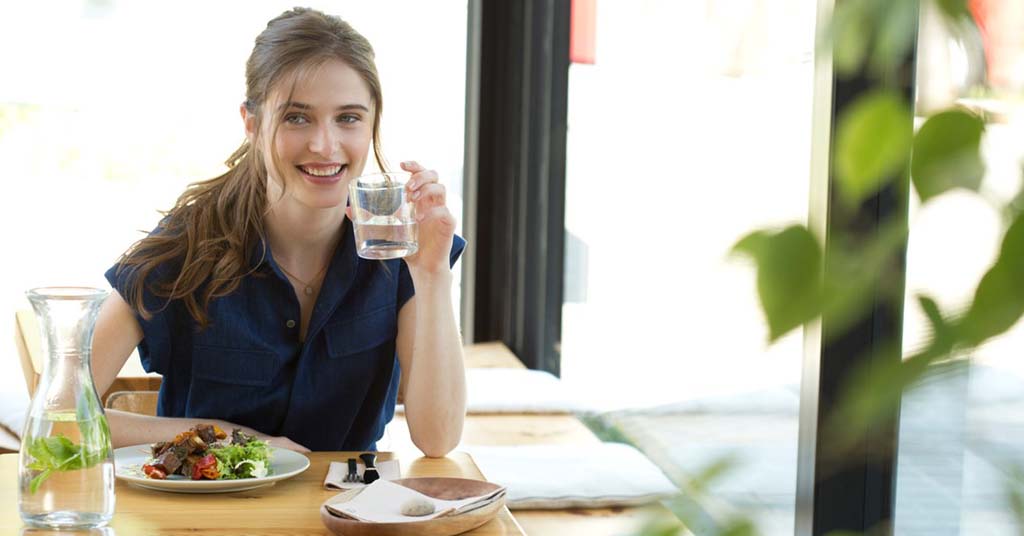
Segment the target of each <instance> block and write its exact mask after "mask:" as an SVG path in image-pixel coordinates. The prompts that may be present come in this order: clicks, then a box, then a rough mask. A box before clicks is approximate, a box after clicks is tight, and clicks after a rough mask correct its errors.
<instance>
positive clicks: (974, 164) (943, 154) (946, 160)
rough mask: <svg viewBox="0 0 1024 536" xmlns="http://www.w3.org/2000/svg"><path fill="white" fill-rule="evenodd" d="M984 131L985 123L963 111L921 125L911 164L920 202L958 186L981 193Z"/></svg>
mask: <svg viewBox="0 0 1024 536" xmlns="http://www.w3.org/2000/svg"><path fill="white" fill-rule="evenodd" d="M984 132H985V123H984V121H982V120H981V118H980V117H978V116H976V115H974V114H972V113H969V112H967V111H963V110H948V111H945V112H941V113H938V114H935V115H933V116H932V117H930V118H928V120H927V121H925V123H924V125H921V129H920V130H919V131H918V132H917V135H916V136H914V153H913V159H912V160H911V163H910V177H911V179H912V180H913V181H914V188H915V189H916V190H917V195H919V196H921V201H928V200H929V199H931V198H933V197H935V196H938V195H939V194H941V193H943V192H946V191H948V190H951V189H953V188H958V187H959V188H966V189H968V190H973V191H977V190H978V187H979V186H981V179H982V177H983V176H984V175H985V163H984V162H983V161H982V158H981V135H982V134H983V133H984Z"/></svg>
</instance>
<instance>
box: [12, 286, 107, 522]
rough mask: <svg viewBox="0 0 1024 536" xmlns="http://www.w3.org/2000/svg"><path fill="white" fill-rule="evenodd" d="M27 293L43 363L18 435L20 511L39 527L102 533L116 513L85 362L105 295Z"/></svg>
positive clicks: (53, 290) (101, 424) (77, 290)
mask: <svg viewBox="0 0 1024 536" xmlns="http://www.w3.org/2000/svg"><path fill="white" fill-rule="evenodd" d="M27 295H28V299H29V301H30V302H31V303H32V308H33V309H35V312H36V316H38V318H39V325H40V328H41V330H42V337H43V341H42V342H43V344H42V348H43V352H44V354H45V357H46V361H45V362H44V364H43V372H42V374H41V375H40V378H39V385H38V386H36V390H35V394H34V395H33V397H32V403H31V405H30V406H29V413H28V419H27V420H26V422H25V430H24V431H23V433H22V435H21V454H20V458H19V464H20V465H19V474H18V511H19V513H20V514H21V518H22V520H23V521H25V523H27V524H29V525H32V526H37V527H44V528H51V529H72V528H75V529H84V528H92V527H100V526H103V525H105V524H107V522H109V521H110V518H111V517H113V515H114V458H113V449H112V448H111V443H110V428H109V427H108V426H107V417H106V415H105V414H104V413H103V408H102V407H101V406H100V399H99V396H97V394H96V387H95V386H94V385H93V382H92V370H91V367H90V356H91V353H92V334H93V329H94V328H95V325H96V316H97V314H98V313H99V308H100V304H102V303H103V299H104V298H105V297H106V295H107V291H105V290H100V289H95V288H84V287H49V288H37V289H33V290H30V291H28V293H27Z"/></svg>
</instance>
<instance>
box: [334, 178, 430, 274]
mask: <svg viewBox="0 0 1024 536" xmlns="http://www.w3.org/2000/svg"><path fill="white" fill-rule="evenodd" d="M410 176H411V175H410V174H409V173H404V172H394V171H390V172H386V173H373V174H370V175H363V176H362V177H357V178H355V179H352V182H350V183H349V185H348V192H349V193H348V199H349V205H350V206H351V207H352V223H353V225H354V227H355V235H356V250H357V252H358V254H359V256H360V257H362V258H364V259H397V258H400V257H405V256H408V255H412V254H413V253H416V250H417V249H419V245H418V242H417V236H418V232H419V226H418V225H417V223H416V212H415V205H414V204H413V203H412V202H411V200H410V199H409V197H408V195H407V192H406V191H405V184H406V183H407V182H409V178H410Z"/></svg>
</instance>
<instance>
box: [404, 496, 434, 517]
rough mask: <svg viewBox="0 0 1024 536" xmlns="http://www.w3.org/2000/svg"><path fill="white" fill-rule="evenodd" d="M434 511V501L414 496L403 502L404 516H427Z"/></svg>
mask: <svg viewBox="0 0 1024 536" xmlns="http://www.w3.org/2000/svg"><path fill="white" fill-rule="evenodd" d="M433 513H434V503H432V502H430V501H428V500H426V499H423V498H420V497H413V498H412V499H409V500H408V501H405V502H404V503H402V515H403V516H415V517H419V516H426V515H430V514H433Z"/></svg>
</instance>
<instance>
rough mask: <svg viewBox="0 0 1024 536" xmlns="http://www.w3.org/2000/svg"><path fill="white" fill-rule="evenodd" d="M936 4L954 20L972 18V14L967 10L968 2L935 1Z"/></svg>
mask: <svg viewBox="0 0 1024 536" xmlns="http://www.w3.org/2000/svg"><path fill="white" fill-rule="evenodd" d="M935 3H936V4H937V5H938V6H939V9H941V10H942V12H943V13H944V14H945V15H946V16H947V17H949V18H950V19H952V20H961V19H964V18H970V17H971V12H970V10H968V9H967V2H966V1H965V0H935Z"/></svg>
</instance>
